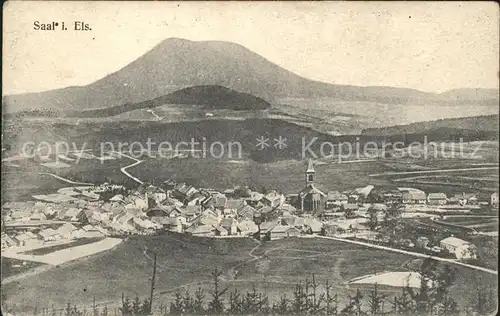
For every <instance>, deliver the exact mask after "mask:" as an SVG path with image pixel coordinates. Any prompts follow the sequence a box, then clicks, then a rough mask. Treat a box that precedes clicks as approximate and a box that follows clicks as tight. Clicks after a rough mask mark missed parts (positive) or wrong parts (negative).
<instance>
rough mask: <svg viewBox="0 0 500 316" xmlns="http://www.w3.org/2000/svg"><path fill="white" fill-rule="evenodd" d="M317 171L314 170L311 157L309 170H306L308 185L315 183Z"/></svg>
mask: <svg viewBox="0 0 500 316" xmlns="http://www.w3.org/2000/svg"><path fill="white" fill-rule="evenodd" d="M315 173H316V171H315V170H314V166H313V162H312V160H311V159H309V162H308V165H307V170H306V186H309V185H311V184H313V183H314V174H315Z"/></svg>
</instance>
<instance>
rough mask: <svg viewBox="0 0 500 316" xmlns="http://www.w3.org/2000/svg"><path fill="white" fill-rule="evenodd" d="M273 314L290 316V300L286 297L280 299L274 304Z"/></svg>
mask: <svg viewBox="0 0 500 316" xmlns="http://www.w3.org/2000/svg"><path fill="white" fill-rule="evenodd" d="M273 313H275V314H278V315H289V314H290V311H289V300H288V299H287V298H286V295H283V296H281V297H280V299H279V301H278V302H277V303H275V304H273Z"/></svg>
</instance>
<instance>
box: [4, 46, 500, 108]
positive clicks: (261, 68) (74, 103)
mask: <svg viewBox="0 0 500 316" xmlns="http://www.w3.org/2000/svg"><path fill="white" fill-rule="evenodd" d="M206 85H213V86H224V87H226V88H228V89H232V90H234V91H237V92H240V93H247V94H251V95H254V96H257V97H260V98H262V99H264V100H266V101H268V102H274V101H275V100H276V99H279V98H284V97H297V98H319V97H331V98H337V99H339V100H345V101H371V102H380V103H386V104H475V105H496V104H498V90H496V93H495V92H494V91H493V92H492V91H490V90H487V89H486V90H485V89H472V90H474V93H470V92H468V93H464V92H463V91H462V92H460V91H461V90H460V89H459V90H458V91H451V92H448V93H442V94H436V93H427V92H422V91H418V90H414V89H403V88H393V87H357V86H350V85H336V84H328V83H323V82H319V81H313V80H308V79H306V78H303V77H300V76H298V75H296V74H294V73H292V72H290V71H288V70H286V69H283V68H281V67H279V66H277V65H276V64H274V63H272V62H270V61H268V60H267V59H265V58H263V57H262V56H260V55H258V54H256V53H254V52H252V51H250V50H248V49H246V48H245V47H243V46H241V45H238V44H234V43H229V42H219V41H202V42H193V41H189V40H184V39H179V38H170V39H166V40H164V41H162V42H161V43H159V44H158V45H157V46H155V47H154V48H153V49H152V50H150V51H149V52H147V53H145V54H144V55H143V56H141V57H139V58H138V59H136V60H135V61H133V62H131V63H130V64H128V65H127V66H125V67H123V68H122V69H120V70H118V71H116V72H114V73H112V74H109V75H107V76H105V77H104V78H102V79H100V80H98V81H96V82H94V83H91V84H89V85H86V86H81V87H67V88H64V89H57V90H51V91H46V92H40V93H29V94H19V95H10V96H5V97H4V98H3V103H4V104H3V105H4V111H6V112H15V111H19V110H22V109H36V108H48V109H77V110H80V109H92V108H104V107H113V106H118V105H122V104H127V103H139V102H144V101H147V100H152V99H155V98H158V97H161V96H164V95H167V94H169V93H172V92H174V91H177V90H180V89H183V88H187V87H192V86H206ZM459 92H460V93H459Z"/></svg>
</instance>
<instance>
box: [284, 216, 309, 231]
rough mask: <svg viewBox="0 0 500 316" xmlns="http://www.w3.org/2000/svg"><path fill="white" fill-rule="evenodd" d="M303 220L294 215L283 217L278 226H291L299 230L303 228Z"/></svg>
mask: <svg viewBox="0 0 500 316" xmlns="http://www.w3.org/2000/svg"><path fill="white" fill-rule="evenodd" d="M304 221H305V219H304V218H302V217H299V216H296V215H288V216H283V217H281V218H280V220H279V224H280V225H283V226H293V227H296V228H298V229H300V230H302V229H303V228H304Z"/></svg>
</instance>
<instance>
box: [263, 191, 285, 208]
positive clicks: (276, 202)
mask: <svg viewBox="0 0 500 316" xmlns="http://www.w3.org/2000/svg"><path fill="white" fill-rule="evenodd" d="M260 201H261V202H262V203H263V204H264V205H268V206H270V207H272V208H276V207H279V206H280V205H282V204H283V203H285V196H284V195H283V194H280V193H278V192H276V191H275V190H272V191H270V192H269V193H267V194H266V195H265V196H263V197H262V199H261V200H260Z"/></svg>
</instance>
